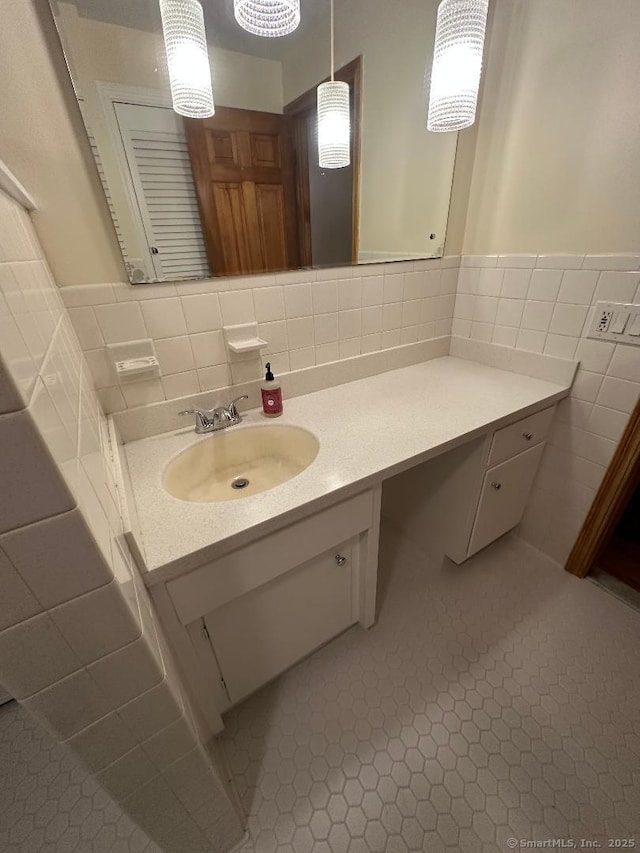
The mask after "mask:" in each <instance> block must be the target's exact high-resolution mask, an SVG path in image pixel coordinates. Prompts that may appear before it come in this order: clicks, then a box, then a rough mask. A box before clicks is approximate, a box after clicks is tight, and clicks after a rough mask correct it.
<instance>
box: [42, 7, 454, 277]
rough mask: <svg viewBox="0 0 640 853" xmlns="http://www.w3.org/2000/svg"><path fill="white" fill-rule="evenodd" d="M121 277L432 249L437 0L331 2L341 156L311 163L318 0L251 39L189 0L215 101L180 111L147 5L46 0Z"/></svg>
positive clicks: (242, 269)
mask: <svg viewBox="0 0 640 853" xmlns="http://www.w3.org/2000/svg"><path fill="white" fill-rule="evenodd" d="M51 4H52V7H53V11H54V15H55V19H56V23H57V26H58V31H59V33H60V38H61V41H62V44H63V48H64V50H65V54H66V58H67V62H68V66H69V70H70V73H71V76H72V79H73V82H74V87H75V91H76V94H77V97H78V102H79V104H80V109H81V111H82V115H83V117H84V121H85V126H86V129H87V133H88V136H89V141H90V143H91V147H92V151H93V155H94V158H95V160H96V164H97V167H98V172H99V174H100V179H101V181H102V185H103V188H104V191H105V195H106V198H107V202H108V204H109V208H110V211H111V215H112V218H113V222H114V226H115V229H116V233H117V236H118V241H119V244H120V248H121V250H122V254H123V258H124V260H125V264H126V267H127V270H128V273H129V277H130V280H131V282H133V283H142V282H153V281H174V280H178V279H183V280H184V279H197V278H208V277H210V276H215V275H234V274H244V275H246V274H249V273H259V272H273V271H281V270H288V269H297V268H301V267H311V266H314V267H329V266H335V265H338V266H342V265H346V264H351V263H372V262H379V261H394V260H406V259H417V258H431V257H440V256H441V255H442V253H443V248H444V240H445V231H446V224H447V214H448V209H449V197H450V193H451V183H452V177H453V165H454V158H455V149H456V139H457V136H456V134H432V133H428V132H427V130H426V91H425V88H426V87H425V69H430V67H431V54H432V50H433V40H434V32H435V22H436V12H437V5H438V4H437V0H404V2H403V3H402V4H399V5H398V4H393V3H389V2H388V0H336V9H335V40H336V68H337V69H338V70H337V72H336V79H342V80H345V81H346V82H348V83H349V87H350V97H351V164H350V165H349V166H348V167H346V168H342V169H320V167H319V166H318V151H317V121H316V87H317V86H318V84H319V83H321V82H322V81H323V80H325V79H327V77H328V75H329V72H330V67H329V66H330V52H329V45H330V27H329V0H302V3H301V18H302V20H301V24H300V26H299V27H298V29H297V30H296V31H295V32H294V33H292V34H290V35H287V36H284V37H282V38H260V37H259V36H254V35H251V34H250V33H248V32H246V31H245V30H243V29H241V28H240V27H239V25H238V24H237V22H236V21H235V18H234V14H233V3H232V0H203V4H202V5H203V8H204V13H205V26H206V31H207V40H208V44H209V58H210V64H211V70H212V78H213V93H214V99H215V104H216V112H215V115H214V116H213V117H212V118H209V119H198V120H195V119H183V118H182V117H181V116H179V115H178V114H177V113H175V112H174V111H173V109H172V107H171V93H170V87H169V78H168V73H167V64H166V56H165V50H164V43H163V39H162V26H161V19H160V10H159V6H158V0H136V2H134V3H132V2H130V0H51Z"/></svg>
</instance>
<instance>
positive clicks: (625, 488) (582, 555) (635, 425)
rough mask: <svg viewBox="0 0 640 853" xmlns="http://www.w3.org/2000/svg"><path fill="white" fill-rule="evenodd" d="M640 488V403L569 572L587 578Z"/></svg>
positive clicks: (571, 557)
mask: <svg viewBox="0 0 640 853" xmlns="http://www.w3.org/2000/svg"><path fill="white" fill-rule="evenodd" d="M639 484H640V400H639V401H638V402H637V403H636V407H635V409H634V410H633V412H632V414H631V417H630V419H629V423H628V424H627V428H626V429H625V431H624V433H623V434H622V438H621V439H620V444H619V445H618V447H617V448H616V452H615V453H614V455H613V459H612V460H611V464H610V465H609V467H608V468H607V471H606V473H605V475H604V479H603V481H602V483H601V485H600V488H599V489H598V491H597V493H596V496H595V498H594V501H593V503H592V504H591V508H590V509H589V512H588V514H587V517H586V519H585V522H584V524H583V526H582V529H581V531H580V533H579V535H578V538H577V540H576V543H575V545H574V546H573V549H572V551H571V553H570V554H569V558H568V560H567V562H566V565H565V569H566V570H567V571H568V572H569V573H570V574H572V575H576V576H577V577H579V578H584V577H586V576H587V575H588V574H589V572H590V571H591V569H592V568H594V564H595V561H596V560H597V559H598V557H599V555H600V554H601V553H602V551H603V550H604V548H606V546H607V544H608V542H609V540H610V539H611V537H612V535H613V533H614V530H615V528H616V525H617V524H618V522H619V521H620V518H621V517H622V514H623V512H624V510H625V508H626V506H627V503H628V501H629V498H630V497H631V495H632V494H633V492H634V490H635V489H636V488H637V487H638V485H639Z"/></svg>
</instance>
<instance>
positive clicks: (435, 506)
mask: <svg viewBox="0 0 640 853" xmlns="http://www.w3.org/2000/svg"><path fill="white" fill-rule="evenodd" d="M554 413H555V406H549V407H548V408H546V409H542V410H541V411H539V412H535V413H534V414H532V415H528V416H527V417H525V418H520V419H519V420H517V421H514V422H513V423H511V424H508V425H507V426H504V427H502V428H500V429H498V430H495V431H494V432H493V433H490V434H489V435H487V436H480V437H478V438H475V439H473V440H472V441H470V442H468V443H467V444H464V445H462V446H461V447H457V448H455V449H454V450H451V451H449V452H448V453H445V454H443V455H442V456H439V457H437V458H436V459H433V460H431V461H429V462H425V463H423V464H422V465H418V466H416V467H415V468H411V469H410V470H409V471H406V472H405V473H403V474H400V475H399V476H397V477H394V478H392V479H391V480H389V481H387V482H386V483H385V486H384V499H383V504H382V512H383V514H384V515H385V516H387V517H389V518H390V520H391V521H392V522H393V523H394V524H395V525H396V526H397V527H398V528H399V529H400V530H401V531H402V532H403V533H404V534H405V535H406V536H408V537H409V538H411V539H413V540H414V541H416V542H417V543H418V544H419V545H420V546H421V547H422V548H423V549H424V550H425V551H427V553H431V554H433V555H434V556H436V557H437V556H438V555H442V554H446V556H447V557H449V558H450V559H451V560H453V562H454V563H458V564H459V563H463V562H464V561H465V560H467V559H468V558H469V557H471V556H473V554H476V553H477V552H478V551H480V550H481V549H482V548H485V547H486V546H487V545H489V544H490V543H491V542H494V541H495V540H496V539H498V538H499V537H500V536H502V535H503V534H505V533H507V532H508V531H509V530H512V529H513V528H514V527H516V526H517V525H518V524H519V523H520V521H521V519H522V515H523V513H524V509H525V506H526V504H527V500H528V498H529V494H530V492H531V487H532V485H533V481H534V479H535V476H536V473H537V471H538V467H539V465H540V460H541V459H542V454H543V452H544V446H545V444H544V442H545V439H546V437H547V434H548V432H549V429H550V427H551V423H552V421H553V416H554Z"/></svg>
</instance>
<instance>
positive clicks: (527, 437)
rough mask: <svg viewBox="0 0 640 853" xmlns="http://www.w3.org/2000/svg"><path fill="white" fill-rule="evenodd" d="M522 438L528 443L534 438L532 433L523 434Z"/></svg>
mask: <svg viewBox="0 0 640 853" xmlns="http://www.w3.org/2000/svg"><path fill="white" fill-rule="evenodd" d="M522 437H523V438H526V439H527V441H531V439H532V438H533V433H532V432H523V433H522Z"/></svg>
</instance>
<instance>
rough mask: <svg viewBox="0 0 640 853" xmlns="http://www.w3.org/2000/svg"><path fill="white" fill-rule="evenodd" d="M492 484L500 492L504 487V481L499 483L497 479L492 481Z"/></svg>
mask: <svg viewBox="0 0 640 853" xmlns="http://www.w3.org/2000/svg"><path fill="white" fill-rule="evenodd" d="M491 485H492V486H493V488H494V489H495V490H496V492H499V491H500V489H501V488H502V483H497V482H496V481H495V480H494V481H493V483H491Z"/></svg>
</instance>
